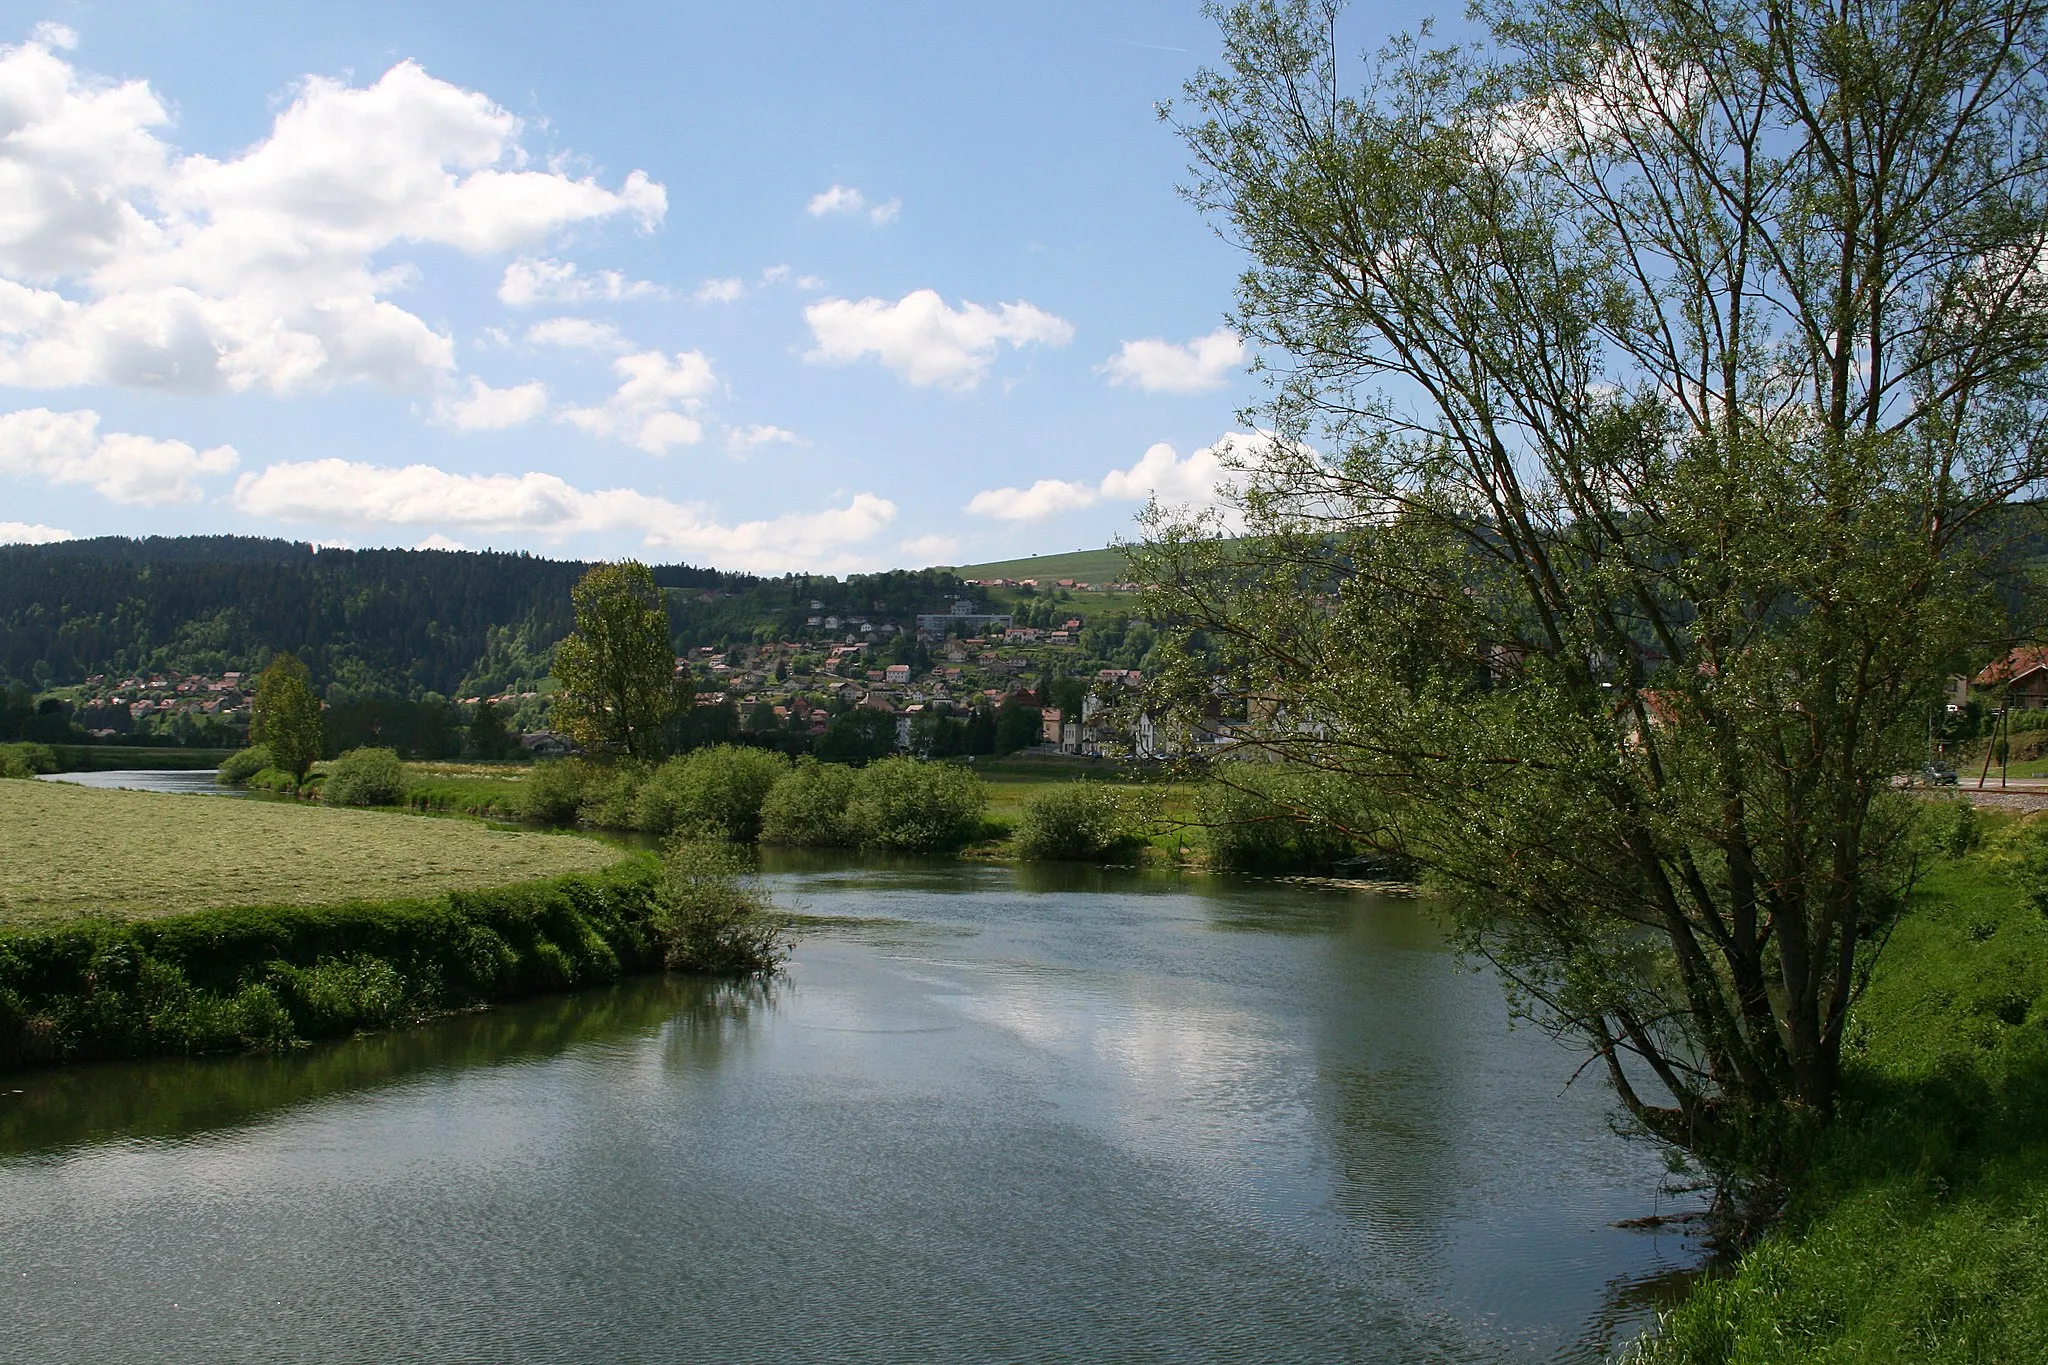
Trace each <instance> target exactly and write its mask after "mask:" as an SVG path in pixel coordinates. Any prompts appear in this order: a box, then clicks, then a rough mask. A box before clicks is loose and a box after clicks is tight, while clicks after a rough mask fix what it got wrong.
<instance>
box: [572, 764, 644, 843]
mask: <svg viewBox="0 0 2048 1365" xmlns="http://www.w3.org/2000/svg"><path fill="white" fill-rule="evenodd" d="M653 771H654V769H653V768H652V766H650V765H648V764H645V763H635V762H633V761H632V760H630V759H626V760H620V761H616V762H612V763H592V764H590V765H589V766H588V767H586V768H585V769H584V773H583V801H582V804H581V805H579V806H578V807H577V808H576V820H577V823H579V824H584V825H589V826H590V827H592V828H593V829H632V828H633V827H634V822H635V821H636V820H637V819H638V817H639V810H640V787H641V784H643V783H644V782H646V781H647V778H648V775H649V774H650V773H652V772H653Z"/></svg>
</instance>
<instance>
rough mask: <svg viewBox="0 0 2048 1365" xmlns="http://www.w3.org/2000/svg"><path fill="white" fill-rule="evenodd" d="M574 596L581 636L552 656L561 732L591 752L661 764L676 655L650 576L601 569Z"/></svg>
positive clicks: (641, 569)
mask: <svg viewBox="0 0 2048 1365" xmlns="http://www.w3.org/2000/svg"><path fill="white" fill-rule="evenodd" d="M570 596H571V597H572V599H573V600H574V601H575V604H576V629H575V630H573V631H571V632H570V633H569V637H568V638H567V639H565V640H563V641H562V643H561V647H560V648H558V649H557V650H556V651H555V664H554V678H555V683H556V691H555V698H554V717H555V725H556V728H558V729H560V730H561V731H562V732H563V733H564V734H566V735H569V736H570V737H571V738H573V739H575V740H576V741H577V743H579V744H581V745H583V746H584V747H585V748H588V749H591V750H593V751H606V752H612V753H619V754H624V755H626V756H627V757H629V758H635V759H658V758H660V757H661V745H662V740H661V734H662V727H663V725H664V723H665V722H666V721H667V719H668V716H669V713H670V712H671V711H673V710H674V709H675V704H676V687H675V676H674V675H675V653H674V650H673V648H672V647H671V645H670V642H669V620H668V612H667V610H666V608H665V606H664V605H663V598H662V593H661V589H659V588H658V587H656V586H655V582H654V575H653V573H652V572H651V571H650V570H649V569H648V568H647V566H646V565H645V564H639V563H635V562H634V561H631V560H627V561H624V562H622V563H618V564H600V565H598V566H597V567H596V568H593V569H592V570H590V572H588V573H586V574H585V575H584V576H583V580H582V581H581V582H579V583H578V584H577V585H576V587H575V588H574V589H573V590H572V592H571V594H570Z"/></svg>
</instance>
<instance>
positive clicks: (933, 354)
mask: <svg viewBox="0 0 2048 1365" xmlns="http://www.w3.org/2000/svg"><path fill="white" fill-rule="evenodd" d="M804 321H805V322H807V323H809V324H810V327H811V335H812V336H813V337H815V338H816V339H817V343H818V344H817V348H816V349H814V350H812V351H811V352H809V353H808V354H807V355H806V356H805V357H804V358H805V359H806V360H812V361H824V362H828V363H840V364H843V363H845V362H847V361H852V360H858V359H860V358H861V357H862V356H867V355H872V356H874V357H875V358H876V359H878V360H880V361H881V362H882V363H883V364H884V365H887V366H888V367H889V368H890V369H892V370H895V371H896V372H897V373H898V374H900V375H902V376H903V377H904V378H905V379H907V380H909V381H910V382H911V383H913V384H918V385H934V384H937V385H943V386H944V387H946V388H951V389H971V388H973V387H974V386H975V385H976V384H979V383H980V382H981V381H982V379H983V377H984V376H986V375H987V373H988V369H989V365H990V364H991V363H992V362H993V361H994V359H995V354H996V347H997V346H998V345H1000V344H1003V343H1005V342H1007V343H1008V344H1009V345H1011V346H1029V345H1033V344H1037V345H1045V346H1064V345H1066V344H1067V343H1068V342H1069V341H1072V340H1073V339H1074V328H1073V324H1071V323H1069V322H1067V321H1066V320H1065V319H1064V318H1058V317H1054V316H1053V315H1052V314H1051V313H1048V312H1045V311H1044V310H1042V309H1039V308H1035V307H1033V306H1032V305H1030V304H1028V303H1021V302H1020V303H1005V304H999V305H997V306H996V307H995V308H992V309H991V308H984V307H982V306H981V305H980V304H978V303H963V304H961V305H960V307H959V308H957V309H955V308H948V307H947V306H946V301H945V300H944V299H942V298H940V297H939V295H938V293H937V292H936V291H935V290H930V289H919V290H915V291H913V292H911V293H908V294H905V295H904V296H903V297H902V298H900V299H898V300H897V301H896V302H894V303H885V302H883V301H882V300H881V299H877V298H867V299H862V300H861V301H860V302H858V303H854V302H852V301H850V300H847V299H821V300H819V301H818V302H817V303H814V304H811V305H810V306H809V307H807V308H805V309H804Z"/></svg>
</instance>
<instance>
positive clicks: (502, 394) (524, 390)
mask: <svg viewBox="0 0 2048 1365" xmlns="http://www.w3.org/2000/svg"><path fill="white" fill-rule="evenodd" d="M547 410H548V386H547V385H546V384H543V383H541V381H539V380H538V379H535V380H531V381H529V382H528V383H525V384H514V385H513V386H512V387H511V388H509V389H494V388H492V387H491V386H490V385H489V384H486V383H484V381H483V380H481V379H478V378H475V377H474V376H472V377H471V378H470V381H469V396H468V397H466V398H456V397H452V396H448V395H443V396H442V397H441V398H440V399H439V400H437V401H436V402H435V404H434V420H435V421H437V422H439V423H441V424H443V425H444V426H451V427H454V428H456V429H457V430H460V431H503V430H504V429H505V428H507V427H516V426H520V425H522V424H524V423H527V422H531V421H532V420H533V419H534V418H536V417H538V416H540V415H541V414H542V413H544V412H546V411H547Z"/></svg>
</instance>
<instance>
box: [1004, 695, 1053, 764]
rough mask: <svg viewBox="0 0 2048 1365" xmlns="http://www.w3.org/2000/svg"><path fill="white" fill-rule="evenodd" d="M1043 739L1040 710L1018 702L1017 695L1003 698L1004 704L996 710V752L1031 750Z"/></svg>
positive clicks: (1007, 752)
mask: <svg viewBox="0 0 2048 1365" xmlns="http://www.w3.org/2000/svg"><path fill="white" fill-rule="evenodd" d="M1043 738H1044V732H1043V730H1042V728H1041V726H1040V712H1039V709H1038V708H1037V707H1036V706H1026V705H1025V704H1024V703H1023V702H1021V701H1019V700H1017V698H1016V696H1015V694H1012V695H1010V696H1007V697H1005V698H1003V704H1002V705H1001V706H998V707H997V708H996V733H995V746H996V752H997V753H999V754H1011V753H1015V752H1016V751H1017V750H1019V749H1028V748H1030V747H1031V746H1032V745H1034V744H1037V743H1038V742H1039V741H1040V740H1042V739H1043Z"/></svg>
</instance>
